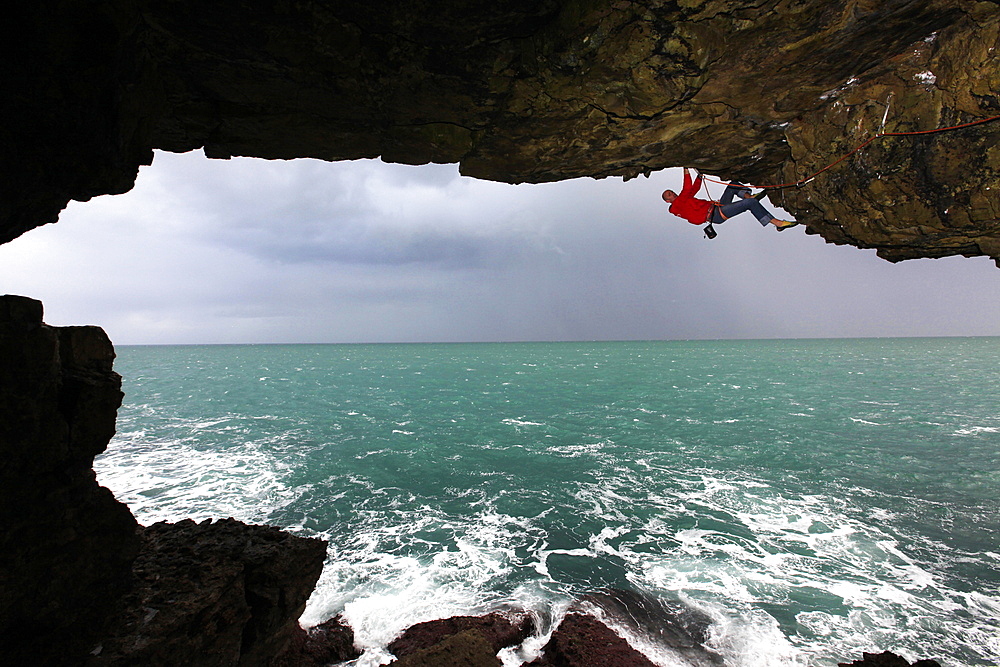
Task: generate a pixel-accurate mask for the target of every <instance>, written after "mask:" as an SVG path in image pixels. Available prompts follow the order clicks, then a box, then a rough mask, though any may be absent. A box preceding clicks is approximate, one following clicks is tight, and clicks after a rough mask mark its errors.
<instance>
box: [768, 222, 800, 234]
mask: <svg viewBox="0 0 1000 667" xmlns="http://www.w3.org/2000/svg"><path fill="white" fill-rule="evenodd" d="M798 224H799V223H797V222H795V221H794V220H775V221H774V225H775V227H777V228H778V231H779V232H783V231H785V230H786V229H790V228H791V227H795V226H796V225H798Z"/></svg>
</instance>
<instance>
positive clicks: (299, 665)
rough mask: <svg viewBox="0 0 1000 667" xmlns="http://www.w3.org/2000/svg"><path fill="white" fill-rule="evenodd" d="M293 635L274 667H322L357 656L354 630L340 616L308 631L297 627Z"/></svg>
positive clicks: (358, 654) (359, 652) (358, 653)
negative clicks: (290, 644) (286, 649)
mask: <svg viewBox="0 0 1000 667" xmlns="http://www.w3.org/2000/svg"><path fill="white" fill-rule="evenodd" d="M295 635H296V636H295V638H294V639H293V646H292V647H291V648H290V649H289V651H288V652H287V653H286V654H285V655H283V656H282V657H281V658H280V659H279V661H278V662H277V665H275V667H325V666H326V665H332V664H335V663H338V662H345V661H347V660H353V659H355V658H357V657H359V656H360V655H361V651H359V650H358V649H357V648H356V647H355V646H354V630H352V629H351V628H350V626H349V625H347V622H346V621H345V620H344V619H343V618H342V617H340V616H334V617H333V618H331V619H329V620H327V621H324V622H323V623H320V624H319V625H316V626H314V627H311V628H309V630H303V629H302V628H301V627H300V628H298V630H297V631H296V632H295Z"/></svg>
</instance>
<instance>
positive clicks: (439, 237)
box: [0, 153, 1000, 344]
mask: <svg viewBox="0 0 1000 667" xmlns="http://www.w3.org/2000/svg"><path fill="white" fill-rule="evenodd" d="M679 184H680V172H679V170H670V171H669V172H661V173H658V174H653V175H652V176H651V177H650V178H649V179H644V178H640V179H636V180H633V181H629V182H622V181H621V180H616V179H606V180H592V179H578V180H574V181H567V182H563V183H553V184H545V185H520V186H512V185H505V184H499V183H491V182H485V181H476V180H473V179H469V178H464V177H462V176H460V175H459V173H458V169H457V167H456V166H455V165H425V166H421V167H412V166H405V165H388V164H383V163H381V162H379V161H376V160H364V161H356V162H343V163H326V162H321V161H316V160H296V161H288V162H285V161H264V160H252V159H232V160H226V161H222V160H207V159H206V158H204V156H202V155H201V154H198V153H188V154H184V155H175V154H169V153H157V155H156V157H155V160H154V163H153V165H152V166H151V167H146V168H143V169H142V170H141V171H140V175H139V179H138V181H137V184H136V187H135V188H134V189H133V190H132V191H131V192H129V193H127V194H124V195H119V196H115V197H100V198H97V199H95V200H92V201H90V202H85V203H78V202H74V203H72V204H71V205H70V206H69V207H68V208H67V210H66V211H65V212H64V213H63V215H62V217H61V221H60V222H59V223H58V224H56V225H49V226H46V227H43V228H40V229H37V230H34V231H32V232H29V233H28V234H26V235H25V236H23V237H21V238H19V239H16V240H15V241H13V242H11V243H9V244H7V245H5V246H0V289H3V290H4V291H5V292H7V293H18V294H24V295H27V296H32V297H35V298H39V299H41V300H43V301H44V302H45V305H46V320H47V321H48V322H50V323H51V324H82V323H93V324H98V325H101V326H103V327H104V328H105V329H106V330H107V331H108V332H109V334H110V335H111V337H112V340H114V341H115V342H116V343H119V344H130V343H227V342H383V341H467V340H468V341H471V340H476V341H492V340H595V339H601V340H615V339H676V338H787V337H843V336H931V335H1000V271H998V270H997V269H996V268H995V267H994V266H993V263H992V262H991V261H989V260H987V259H985V258H976V259H964V258H949V259H945V260H918V261H911V262H904V263H901V264H897V265H892V264H889V263H887V262H884V261H883V260H880V259H878V258H876V257H875V256H874V253H873V252H872V251H860V250H857V249H854V248H846V247H836V246H831V245H827V244H825V243H824V242H823V241H822V239H820V238H818V237H815V236H807V235H805V234H803V233H802V229H801V228H797V229H793V230H790V231H786V232H783V233H781V234H777V233H776V232H775V230H773V229H771V228H768V229H762V228H761V227H760V226H759V225H757V224H756V222H755V221H754V220H753V219H752V218H751V217H749V216H745V217H746V219H745V220H744V219H742V218H736V219H734V220H731V221H729V222H727V223H726V224H725V225H723V226H721V227H720V228H719V237H718V238H717V239H715V240H712V241H709V240H707V239H705V238H703V236H702V234H701V231H700V230H699V229H698V228H697V227H694V226H691V225H689V224H687V223H685V222H683V221H681V220H679V219H677V218H674V217H673V216H671V215H670V214H669V213H668V212H667V210H666V206H665V205H664V204H663V202H662V201H661V200H660V198H659V193H660V191H662V190H663V189H665V188H673V189H677V188H678V187H679ZM714 187H715V189H720V186H714ZM718 194H720V193H719V192H715V193H714V195H715V196H718ZM778 203H780V201H779V202H778Z"/></svg>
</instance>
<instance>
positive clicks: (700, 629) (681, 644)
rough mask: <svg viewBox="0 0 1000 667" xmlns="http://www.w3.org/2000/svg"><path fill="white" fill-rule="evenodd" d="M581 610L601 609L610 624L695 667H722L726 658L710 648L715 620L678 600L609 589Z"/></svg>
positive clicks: (586, 601) (585, 600)
mask: <svg viewBox="0 0 1000 667" xmlns="http://www.w3.org/2000/svg"><path fill="white" fill-rule="evenodd" d="M580 606H582V607H584V608H586V607H588V606H593V607H597V608H598V609H600V610H601V612H602V614H603V617H604V618H606V619H608V620H609V621H610V622H614V623H615V624H618V625H621V626H623V627H627V628H629V630H630V631H631V632H632V633H633V634H635V635H636V636H638V637H642V638H643V639H645V640H646V641H648V642H650V643H651V644H652V645H654V646H661V647H664V648H666V649H669V650H670V652H671V653H673V654H674V655H676V656H677V658H678V660H680V661H683V663H684V664H686V665H690V666H691V667H722V665H723V664H724V661H723V659H722V656H721V655H719V654H718V653H716V652H715V651H712V650H711V649H709V648H707V647H706V644H707V643H708V639H709V627H710V626H711V624H712V619H711V618H710V617H709V616H708V615H707V614H705V613H703V612H700V611H698V610H697V609H694V608H693V607H690V606H688V605H686V604H684V603H682V602H679V601H676V600H661V599H659V598H655V597H651V596H647V595H643V594H641V593H639V592H637V591H627V590H621V589H608V590H605V591H600V592H597V593H591V594H590V595H587V596H585V597H583V598H582V599H581V601H580Z"/></svg>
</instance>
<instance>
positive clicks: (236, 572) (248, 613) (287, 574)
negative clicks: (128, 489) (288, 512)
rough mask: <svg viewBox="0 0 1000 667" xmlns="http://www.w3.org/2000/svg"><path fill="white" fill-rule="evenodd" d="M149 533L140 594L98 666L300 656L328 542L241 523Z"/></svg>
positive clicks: (160, 527)
mask: <svg viewBox="0 0 1000 667" xmlns="http://www.w3.org/2000/svg"><path fill="white" fill-rule="evenodd" d="M141 532H142V538H143V548H142V550H141V551H140V554H139V557H138V558H137V559H136V562H135V566H134V568H133V571H134V573H135V577H136V587H135V590H134V591H133V592H132V593H131V594H130V595H129V596H127V598H126V600H125V602H126V605H127V607H126V610H125V611H124V612H123V613H122V614H121V615H120V616H119V617H118V618H117V619H116V623H115V626H114V627H113V629H112V631H111V634H110V636H108V637H107V638H106V639H105V640H104V642H103V643H102V645H101V647H100V650H99V651H98V652H97V655H95V656H94V657H93V658H92V659H91V661H90V663H89V664H91V665H93V666H94V667H97V666H100V665H115V666H121V667H125V666H126V665H164V666H166V665H195V664H196V665H204V666H206V667H207V666H214V665H219V666H220V667H221V666H222V665H237V664H238V665H241V666H251V665H262V666H263V665H270V664H272V663H273V662H274V660H275V659H276V657H277V656H280V655H282V654H283V653H286V652H287V651H288V650H289V649H291V648H292V647H293V642H294V639H295V636H296V634H297V632H298V629H299V626H298V618H299V616H301V614H302V611H303V610H304V609H305V604H306V600H307V599H308V597H309V594H310V593H311V592H312V590H313V587H314V586H315V584H316V580H317V579H318V578H319V574H320V571H321V570H322V568H323V562H324V560H325V558H326V544H325V543H324V542H323V541H322V540H318V539H313V538H303V537H295V536H293V535H290V534H288V533H285V532H283V531H281V530H278V529H277V528H272V527H270V526H248V525H246V524H243V523H240V522H239V521H236V520H234V519H225V520H222V521H216V522H212V521H211V520H207V521H204V522H202V523H195V522H194V521H191V520H186V521H181V522H179V523H175V524H169V523H157V524H154V525H152V526H149V527H148V528H144V529H143V530H142V531H141Z"/></svg>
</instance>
